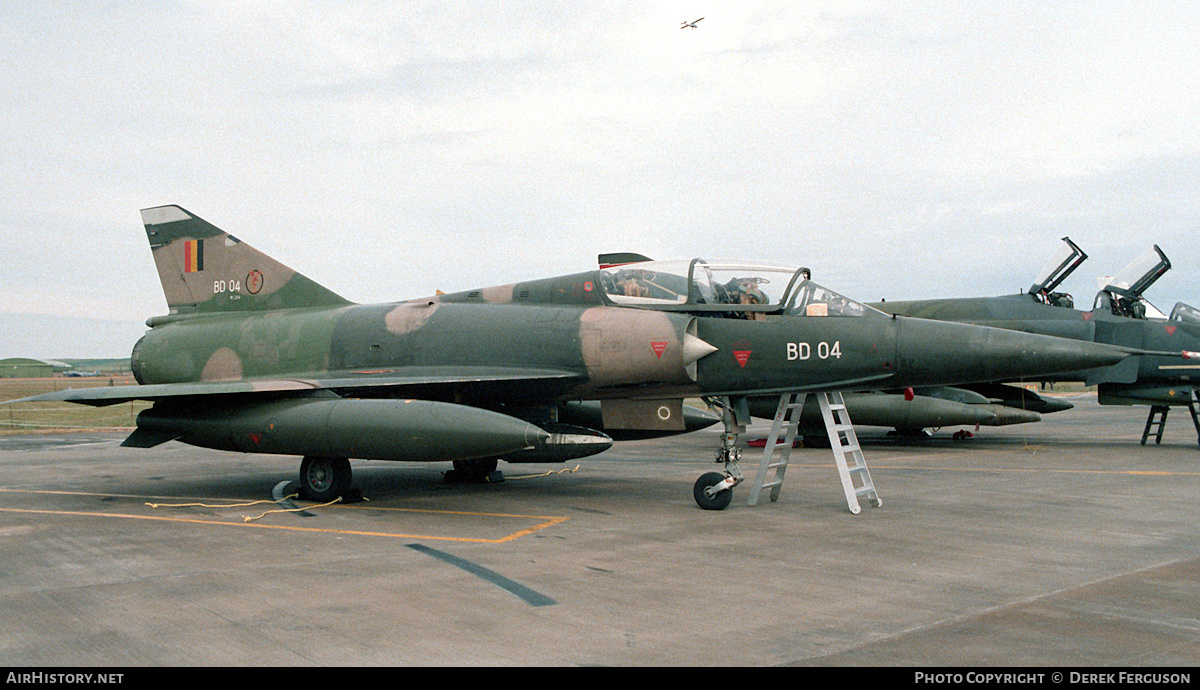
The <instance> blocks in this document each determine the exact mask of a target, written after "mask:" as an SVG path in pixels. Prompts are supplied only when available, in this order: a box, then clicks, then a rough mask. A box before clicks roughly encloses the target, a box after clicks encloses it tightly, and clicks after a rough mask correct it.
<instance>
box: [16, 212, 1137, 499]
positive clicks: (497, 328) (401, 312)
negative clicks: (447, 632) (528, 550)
mask: <svg viewBox="0 0 1200 690" xmlns="http://www.w3.org/2000/svg"><path fill="white" fill-rule="evenodd" d="M142 217H143V223H144V225H145V229H146V234H147V238H148V239H149V242H150V246H151V248H152V251H153V256H154V261H155V265H156V267H157V269H158V273H159V277H160V279H161V281H162V286H163V291H164V294H165V296H166V299H167V305H168V307H169V313H168V314H167V315H165V316H159V317H154V318H151V319H149V320H148V321H147V325H148V326H150V330H149V331H148V332H147V333H146V335H145V336H144V337H143V338H142V339H141V340H140V341H139V342H138V343H137V345H136V346H135V347H134V351H133V355H132V367H133V371H134V374H135V376H136V378H137V380H138V382H139V383H140V384H141V385H138V386H127V387H114V388H92V389H86V390H79V391H60V392H57V393H50V394H46V395H43V396H38V397H37V398H36V399H38V400H51V399H54V400H68V401H72V402H78V403H83V404H89V405H107V404H113V403H117V402H122V401H128V400H134V399H141V400H150V401H153V402H154V406H153V407H152V408H151V409H149V410H146V411H145V412H143V413H142V415H141V416H139V419H138V429H137V430H136V431H135V432H134V433H133V435H131V436H130V438H129V439H127V440H126V442H125V445H128V446H136V447H152V446H154V445H157V444H159V443H162V442H165V441H168V440H181V441H183V442H186V443H191V444H194V445H199V446H205V447H211V448H220V449H226V450H236V451H243V452H249V451H254V452H269V453H282V454H294V455H304V456H305V459H304V463H303V464H302V467H301V484H302V487H303V488H304V489H305V490H306V492H307V493H309V495H310V496H317V497H320V496H331V495H337V493H338V492H342V491H344V490H345V489H346V488H347V487H348V486H349V466H348V464H347V463H346V462H345V459H346V458H348V457H357V458H373V459H388V460H422V461H424V460H455V461H462V462H467V461H471V460H480V461H482V462H484V463H486V462H487V461H488V458H492V459H494V458H498V457H499V458H504V459H507V460H510V461H521V462H560V461H562V460H564V459H568V458H572V457H582V456H585V455H589V454H592V453H596V452H600V451H602V450H604V449H606V448H608V447H609V446H610V445H611V443H612V440H613V437H616V438H620V437H621V435H622V434H623V433H628V434H629V437H638V436H645V435H663V434H671V433H682V432H686V431H690V430H692V429H695V428H701V427H703V426H707V425H709V424H712V423H714V422H716V421H717V420H718V419H719V418H718V417H716V416H715V415H713V414H711V413H708V412H706V411H702V410H696V409H692V408H689V407H686V406H684V405H683V404H682V401H683V399H684V398H689V397H706V398H707V397H724V398H742V397H746V396H760V397H761V396H771V395H776V396H777V395H779V394H781V393H785V392H798V391H805V390H814V391H815V390H835V389H836V390H856V389H857V390H874V389H879V388H884V387H887V388H903V387H906V386H940V385H946V384H954V383H961V382H971V381H990V380H997V379H1011V378H1020V377H1025V376H1038V375H1046V374H1052V373H1055V372H1062V371H1069V370H1073V369H1079V368H1083V367H1094V366H1099V365H1109V364H1114V363H1116V362H1119V361H1121V360H1123V359H1124V358H1125V357H1126V356H1127V355H1128V352H1126V351H1122V350H1119V349H1116V348H1111V347H1107V346H1102V345H1095V344H1092V343H1087V342H1081V341H1078V340H1064V339H1059V338H1049V337H1045V336H1036V335H1028V334H1024V333H1018V332H1016V331H1011V330H1002V329H992V328H982V327H978V326H971V325H964V324H955V323H946V322H938V321H926V320H921V319H909V318H896V317H894V316H888V315H885V314H883V313H881V312H879V311H876V310H874V309H869V308H866V307H864V306H863V305H861V304H858V303H856V302H853V301H852V300H847V299H846V298H844V297H842V296H840V295H837V294H836V293H833V292H831V291H828V290H825V289H824V288H821V287H820V286H818V285H816V284H813V283H811V282H810V281H808V280H807V274H806V271H805V270H804V269H799V270H795V271H793V270H792V269H791V268H788V269H786V271H784V272H782V273H780V272H778V271H777V272H775V273H772V274H771V276H772V280H774V281H777V282H775V283H773V284H770V285H767V286H766V287H769V288H771V289H772V290H773V291H774V295H773V297H774V298H775V299H776V301H775V302H771V303H763V301H764V300H765V299H766V294H765V293H764V292H763V291H762V289H760V288H759V287H758V285H757V284H758V283H762V284H766V283H768V282H769V281H768V280H767V279H766V278H753V279H750V278H747V277H746V274H744V273H743V274H742V275H741V277H738V276H737V275H736V274H735V277H734V278H733V280H731V281H729V283H728V284H726V285H716V284H713V285H708V286H707V287H706V288H705V289H707V290H708V291H709V292H708V293H705V294H706V295H707V297H702V296H700V293H699V292H697V291H698V290H700V289H701V286H700V284H699V283H700V281H699V280H693V275H692V273H690V271H693V270H695V271H696V273H695V276H696V278H699V276H700V275H701V271H708V272H709V273H711V272H712V271H711V270H710V269H712V268H713V265H710V264H707V263H705V262H701V261H699V260H696V261H693V262H691V263H690V264H688V266H689V267H688V268H687V269H686V271H685V272H684V273H683V274H681V275H674V274H671V273H669V272H665V271H664V272H661V273H651V272H648V271H647V270H646V269H642V268H638V269H630V270H628V271H625V272H622V269H612V270H610V271H607V272H606V271H604V270H600V271H586V272H581V273H575V274H572V275H566V276H561V277H555V278H547V279H542V280H534V281H529V282H523V283H516V284H511V285H504V286H499V287H490V288H481V289H477V290H469V291H464V292H456V293H451V294H437V295H432V296H429V297H424V298H420V299H415V300H407V301H402V302H394V303H389V304H374V305H359V304H354V303H352V302H350V301H348V300H346V299H345V298H343V297H341V296H339V295H337V294H335V293H333V292H331V291H330V290H328V289H326V288H324V287H322V286H321V285H318V284H317V283H315V282H313V281H312V280H310V279H308V278H306V277H305V276H303V275H301V274H299V273H297V272H295V271H293V270H292V269H290V268H288V267H286V266H284V265H283V264H281V263H279V262H278V261H276V260H274V259H272V258H270V257H268V256H266V255H264V254H262V253H261V252H259V251H257V250H255V249H253V248H252V247H250V246H248V245H247V244H245V243H244V242H241V241H240V240H238V239H237V238H235V237H233V236H231V235H229V234H227V233H225V232H223V231H221V230H220V229H218V228H216V227H215V226H213V225H211V224H209V223H207V222H206V221H204V220H202V219H200V218H198V217H196V216H195V215H193V214H191V213H189V212H187V211H186V210H184V209H182V208H180V207H178V206H162V207H157V208H152V209H146V210H144V211H143V212H142ZM725 268H728V267H725ZM735 268H740V266H739V267H735ZM746 270H748V271H749V270H754V268H753V267H752V266H751V267H749V268H747V269H746ZM764 270H768V269H764ZM769 270H775V269H773V268H772V269H769ZM626 274H628V275H626ZM631 275H641V277H647V276H648V277H649V279H647V280H645V281H644V284H642V285H632V283H634V282H636V281H633V280H631V279H630V276H631ZM685 276H686V277H685ZM618 283H621V284H623V285H624V287H619V286H618ZM689 284H690V287H689ZM672 286H673V287H672ZM635 287H636V288H638V290H641V292H638V291H637V290H634V289H633V288H635ZM671 289H674V290H679V291H682V292H671ZM743 289H744V292H739V291H740V290H743ZM622 291H623V292H622ZM653 291H659V292H662V291H666V294H668V295H669V297H668V298H653V297H645V296H643V295H646V294H650V293H651V292H653ZM734 292H738V294H740V298H739V299H726V298H727V297H728V296H729V295H731V294H733V293H734ZM718 297H721V298H720V299H718ZM571 403H587V405H575V406H572V405H571ZM581 422H584V423H585V424H584V425H581ZM585 427H586V428H585ZM492 462H493V463H494V460H492Z"/></svg>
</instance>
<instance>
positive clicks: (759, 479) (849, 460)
mask: <svg viewBox="0 0 1200 690" xmlns="http://www.w3.org/2000/svg"><path fill="white" fill-rule="evenodd" d="M809 395H813V396H815V397H816V399H817V403H818V404H819V405H820V407H821V418H822V419H823V420H824V422H825V432H826V434H828V436H829V445H830V447H831V448H832V450H833V459H834V462H835V463H836V464H837V469H838V475H839V476H840V477H841V480H842V491H843V492H844V493H845V494H846V505H847V506H848V507H849V508H850V512H851V513H854V514H855V515H858V514H859V512H861V510H862V508H861V506H860V504H859V499H860V498H865V499H867V500H868V501H870V502H871V504H873V505H875V506H876V507H878V506H881V505H883V502H882V501H881V500H879V494H878V492H876V491H875V484H874V482H873V481H872V480H871V472H870V470H868V469H867V461H866V459H865V458H864V457H863V453H862V448H861V447H860V446H859V445H858V435H857V434H855V433H854V425H853V424H851V423H850V415H849V413H848V412H847V411H846V401H845V399H844V398H843V397H842V394H841V393H840V392H837V391H834V392H828V393H827V392H814V393H785V394H783V395H781V396H780V397H779V406H778V407H777V408H776V410H775V418H774V420H773V421H772V424H771V433H770V435H769V436H768V437H767V444H766V446H764V447H763V458H762V462H761V463H760V464H759V467H758V474H757V476H756V477H755V480H754V486H753V487H752V489H751V491H750V501H749V503H750V505H757V504H758V499H759V497H760V495H761V494H762V492H763V490H764V489H768V488H769V489H770V490H771V494H770V496H771V501H772V502H774V501H776V500H778V499H779V489H780V487H781V486H782V485H783V477H784V475H785V474H786V473H787V465H788V458H789V457H790V456H791V452H792V446H793V444H794V443H795V441H796V434H797V431H798V428H799V425H800V414H801V412H803V410H804V403H805V402H806V401H807V399H808V396H809ZM781 435H782V436H783V439H782V440H780V436H781ZM777 449H778V450H779V451H780V453H779V458H778V459H776V457H775V451H776V450H777Z"/></svg>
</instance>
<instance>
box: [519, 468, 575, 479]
mask: <svg viewBox="0 0 1200 690" xmlns="http://www.w3.org/2000/svg"><path fill="white" fill-rule="evenodd" d="M577 470H579V465H576V466H575V467H574V468H564V469H561V470H552V471H550V472H543V473H541V474H522V475H521V476H519V477H505V480H512V479H533V478H535V477H549V476H550V475H552V474H563V473H568V474H570V473H572V472H575V471H577Z"/></svg>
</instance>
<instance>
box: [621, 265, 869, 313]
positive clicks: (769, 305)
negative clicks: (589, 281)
mask: <svg viewBox="0 0 1200 690" xmlns="http://www.w3.org/2000/svg"><path fill="white" fill-rule="evenodd" d="M599 275H600V281H599V282H600V285H601V287H602V289H603V292H604V294H605V296H606V297H607V299H608V300H609V301H610V302H612V303H613V304H618V305H621V306H631V307H643V308H647V309H658V310H663V311H687V312H724V313H727V314H729V315H735V316H741V317H742V318H745V317H746V316H748V315H754V314H767V313H787V314H791V315H794V316H862V315H864V314H866V313H867V310H868V308H867V307H866V306H864V305H862V304H859V303H858V302H855V301H854V300H852V299H849V298H847V297H843V296H842V295H840V294H838V293H836V292H833V291H832V290H829V289H826V288H823V287H821V286H819V285H817V284H815V283H813V282H811V281H810V280H809V279H808V278H809V275H810V274H809V270H808V269H807V268H802V267H797V266H785V265H780V264H771V263H762V262H757V263H754V262H741V261H713V262H709V261H705V260H703V259H692V260H691V261H645V262H639V263H631V264H625V265H620V266H606V267H604V268H602V269H600V272H599Z"/></svg>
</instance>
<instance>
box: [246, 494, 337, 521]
mask: <svg viewBox="0 0 1200 690" xmlns="http://www.w3.org/2000/svg"><path fill="white" fill-rule="evenodd" d="M341 500H342V497H341V496H338V497H337V498H335V499H333V500H332V501H330V502H329V503H322V504H321V505H316V506H305V507H303V508H280V509H279V510H268V511H267V512H265V513H263V514H262V515H259V516H258V517H250V516H249V515H243V516H242V522H250V521H252V520H258V519H260V518H263V517H266V516H267V515H270V514H271V513H298V512H300V511H302V510H308V509H309V508H324V507H326V506H331V505H333V504H334V503H339V502H341ZM263 503H273V501H263Z"/></svg>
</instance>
